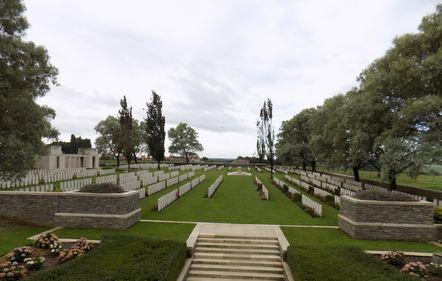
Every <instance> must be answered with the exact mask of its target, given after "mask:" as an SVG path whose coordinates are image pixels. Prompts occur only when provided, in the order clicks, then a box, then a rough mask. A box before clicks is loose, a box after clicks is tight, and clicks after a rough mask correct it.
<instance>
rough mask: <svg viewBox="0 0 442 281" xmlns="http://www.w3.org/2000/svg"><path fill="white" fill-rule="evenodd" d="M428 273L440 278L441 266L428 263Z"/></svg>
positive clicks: (441, 275) (441, 273)
mask: <svg viewBox="0 0 442 281" xmlns="http://www.w3.org/2000/svg"><path fill="white" fill-rule="evenodd" d="M428 273H429V274H430V275H432V276H435V277H442V264H437V263H430V264H429V265H428Z"/></svg>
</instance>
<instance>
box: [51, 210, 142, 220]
mask: <svg viewBox="0 0 442 281" xmlns="http://www.w3.org/2000/svg"><path fill="white" fill-rule="evenodd" d="M139 212H141V208H138V209H136V210H135V211H132V212H130V213H127V214H124V215H113V214H88V213H55V214H54V215H55V216H56V217H57V216H58V217H83V218H121V219H126V218H129V217H131V216H133V215H134V214H136V213H139Z"/></svg>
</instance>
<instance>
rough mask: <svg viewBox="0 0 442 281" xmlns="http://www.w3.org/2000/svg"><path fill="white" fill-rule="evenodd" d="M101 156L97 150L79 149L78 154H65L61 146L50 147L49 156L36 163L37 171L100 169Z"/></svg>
mask: <svg viewBox="0 0 442 281" xmlns="http://www.w3.org/2000/svg"><path fill="white" fill-rule="evenodd" d="M99 160H100V155H99V154H98V152H97V150H96V149H92V148H79V149H78V154H65V153H63V152H62V151H61V146H59V145H50V146H48V150H47V155H45V156H42V157H40V159H38V160H37V161H36V162H35V168H36V169H66V168H88V169H95V168H98V165H99Z"/></svg>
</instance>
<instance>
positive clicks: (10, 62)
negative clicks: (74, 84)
mask: <svg viewBox="0 0 442 281" xmlns="http://www.w3.org/2000/svg"><path fill="white" fill-rule="evenodd" d="M24 11H25V6H24V5H23V3H22V2H21V1H19V0H4V1H0V57H1V60H0V178H3V179H11V178H17V177H20V176H22V175H24V173H25V171H26V170H29V169H32V168H33V167H34V163H35V160H36V158H37V157H39V156H40V155H42V154H44V152H45V145H44V143H43V141H42V139H43V138H48V139H55V138H56V137H57V136H58V131H57V130H56V129H54V128H53V127H52V126H51V124H50V121H51V120H52V119H54V117H55V111H54V110H53V109H51V108H48V107H46V106H41V105H38V104H37V103H36V102H35V100H36V99H37V98H39V97H43V96H45V94H46V93H47V92H48V91H49V89H50V86H51V85H56V84H57V79H56V78H57V73H58V71H57V69H56V68H55V67H54V66H53V65H51V64H50V62H49V55H48V53H47V50H46V49H45V48H44V47H42V46H38V45H35V44H34V43H33V42H30V41H24V40H23V36H24V34H25V31H26V29H27V28H28V22H27V20H26V18H25V17H24V16H23V13H24Z"/></svg>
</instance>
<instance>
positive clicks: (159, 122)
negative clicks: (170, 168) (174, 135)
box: [144, 91, 166, 170]
mask: <svg viewBox="0 0 442 281" xmlns="http://www.w3.org/2000/svg"><path fill="white" fill-rule="evenodd" d="M146 105H147V109H146V118H145V119H144V122H145V124H146V128H145V134H144V137H145V139H144V141H145V142H146V143H147V145H148V147H149V153H150V155H152V157H153V159H155V160H156V161H157V163H158V170H159V169H160V162H161V161H163V160H164V151H165V149H164V141H165V139H166V132H165V131H164V126H165V124H166V118H165V117H164V116H163V111H162V109H163V102H162V101H161V97H160V96H159V95H157V93H155V91H152V99H151V102H150V103H149V102H148V103H147V104H146Z"/></svg>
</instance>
